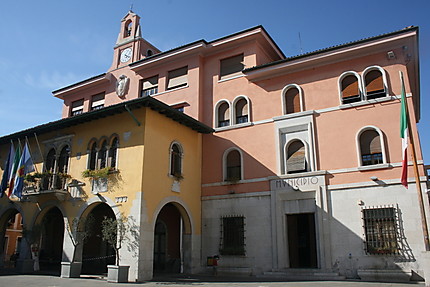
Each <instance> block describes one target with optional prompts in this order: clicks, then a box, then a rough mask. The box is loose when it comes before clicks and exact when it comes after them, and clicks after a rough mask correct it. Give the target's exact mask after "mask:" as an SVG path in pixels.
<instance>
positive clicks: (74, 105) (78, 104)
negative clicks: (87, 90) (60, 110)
mask: <svg viewBox="0 0 430 287" xmlns="http://www.w3.org/2000/svg"><path fill="white" fill-rule="evenodd" d="M83 108H84V100H83V99H82V100H78V101H74V102H73V103H72V112H76V111H78V110H82V109H83Z"/></svg>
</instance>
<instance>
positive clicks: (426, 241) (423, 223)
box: [400, 72, 430, 251]
mask: <svg viewBox="0 0 430 287" xmlns="http://www.w3.org/2000/svg"><path fill="white" fill-rule="evenodd" d="M400 79H401V82H402V87H404V82H403V73H402V72H400ZM405 106H406V114H407V117H406V119H407V121H408V127H409V128H408V136H409V146H410V147H411V157H412V163H413V167H414V174H415V185H416V187H417V193H418V202H419V206H420V213H421V227H422V229H423V234H424V245H425V248H426V251H430V242H429V233H428V226H427V219H426V212H425V208H424V201H423V193H422V189H421V182H420V174H419V171H418V164H417V155H416V151H415V144H414V138H413V136H412V125H411V121H410V119H409V112H408V103H407V99H406V97H405Z"/></svg>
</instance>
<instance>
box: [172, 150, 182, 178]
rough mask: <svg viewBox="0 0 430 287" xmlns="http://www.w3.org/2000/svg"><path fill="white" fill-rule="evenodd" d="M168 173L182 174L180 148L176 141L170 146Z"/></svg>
mask: <svg viewBox="0 0 430 287" xmlns="http://www.w3.org/2000/svg"><path fill="white" fill-rule="evenodd" d="M170 175H172V176H176V177H180V176H182V148H181V146H180V145H179V144H178V143H173V144H172V145H171V147H170Z"/></svg>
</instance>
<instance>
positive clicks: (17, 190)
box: [12, 143, 34, 198]
mask: <svg viewBox="0 0 430 287" xmlns="http://www.w3.org/2000/svg"><path fill="white" fill-rule="evenodd" d="M33 171H34V164H33V161H32V159H31V155H30V151H29V149H28V145H27V143H25V146H24V150H23V151H22V155H21V159H20V160H19V165H18V170H17V171H16V175H15V185H14V187H13V191H12V194H14V195H15V196H16V197H18V198H21V196H22V189H23V188H24V176H25V175H26V174H27V173H30V172H33Z"/></svg>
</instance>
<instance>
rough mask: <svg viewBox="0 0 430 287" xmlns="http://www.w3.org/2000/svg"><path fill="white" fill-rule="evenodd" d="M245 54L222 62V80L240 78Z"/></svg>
mask: <svg viewBox="0 0 430 287" xmlns="http://www.w3.org/2000/svg"><path fill="white" fill-rule="evenodd" d="M243 68H244V65H243V54H240V55H237V56H234V57H231V58H227V59H223V60H221V67H220V79H221V80H222V79H225V78H230V77H234V76H238V75H240V74H241V73H242V70H243Z"/></svg>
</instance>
